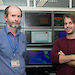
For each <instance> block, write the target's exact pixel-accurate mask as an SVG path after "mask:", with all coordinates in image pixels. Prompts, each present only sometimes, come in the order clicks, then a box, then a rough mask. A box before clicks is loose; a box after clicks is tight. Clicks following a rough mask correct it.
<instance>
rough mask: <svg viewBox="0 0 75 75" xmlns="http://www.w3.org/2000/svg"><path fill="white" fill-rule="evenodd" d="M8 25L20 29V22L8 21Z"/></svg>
mask: <svg viewBox="0 0 75 75" xmlns="http://www.w3.org/2000/svg"><path fill="white" fill-rule="evenodd" d="M8 24H9V26H10V27H11V28H14V29H21V26H20V23H18V21H17V22H8Z"/></svg>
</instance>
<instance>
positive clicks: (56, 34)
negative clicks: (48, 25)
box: [54, 30, 67, 41]
mask: <svg viewBox="0 0 75 75" xmlns="http://www.w3.org/2000/svg"><path fill="white" fill-rule="evenodd" d="M66 35H67V33H66V31H64V30H60V31H54V41H55V40H56V39H57V38H63V37H65V36H66Z"/></svg>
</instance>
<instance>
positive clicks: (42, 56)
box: [26, 48, 52, 66]
mask: <svg viewBox="0 0 75 75" xmlns="http://www.w3.org/2000/svg"><path fill="white" fill-rule="evenodd" d="M50 55H51V50H50V49H43V48H40V50H38V49H37V48H35V49H33V50H27V61H26V65H34V66H39V65H40V66H41V65H43V66H48V65H52V62H51V57H50Z"/></svg>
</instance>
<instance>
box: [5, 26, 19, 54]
mask: <svg viewBox="0 0 75 75" xmlns="http://www.w3.org/2000/svg"><path fill="white" fill-rule="evenodd" d="M4 30H5V32H6V27H5V28H4ZM7 38H8V41H9V44H10V47H11V49H12V51H13V53H15V52H16V51H17V49H18V47H19V38H18V42H17V43H16V46H15V48H14V46H13V43H12V40H11V38H10V36H9V35H7Z"/></svg>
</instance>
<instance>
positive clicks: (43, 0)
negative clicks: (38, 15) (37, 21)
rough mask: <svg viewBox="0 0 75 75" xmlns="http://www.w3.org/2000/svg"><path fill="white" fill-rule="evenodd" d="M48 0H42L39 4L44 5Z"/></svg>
mask: <svg viewBox="0 0 75 75" xmlns="http://www.w3.org/2000/svg"><path fill="white" fill-rule="evenodd" d="M47 1H48V0H40V1H39V2H38V4H37V6H43V5H44V4H45V3H46V2H47Z"/></svg>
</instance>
